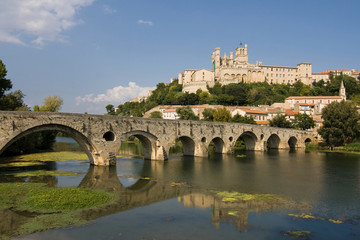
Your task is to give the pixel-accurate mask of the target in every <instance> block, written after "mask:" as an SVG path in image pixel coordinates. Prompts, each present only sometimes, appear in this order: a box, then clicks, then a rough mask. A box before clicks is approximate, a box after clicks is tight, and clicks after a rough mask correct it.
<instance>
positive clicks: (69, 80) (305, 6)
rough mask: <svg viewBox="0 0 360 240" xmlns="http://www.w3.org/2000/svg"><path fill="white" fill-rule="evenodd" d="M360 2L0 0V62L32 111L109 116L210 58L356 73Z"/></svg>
mask: <svg viewBox="0 0 360 240" xmlns="http://www.w3.org/2000/svg"><path fill="white" fill-rule="evenodd" d="M359 9H360V1H359V0H342V1H338V0H333V1H332V0H327V1H324V0H301V1H300V0H273V1H271V0H257V1H241V0H237V1H235V0H234V1H232V0H222V1H220V0H192V1H190V0H183V1H175V0H161V1H160V0H132V1H121V0H52V1H50V0H1V8H0V59H1V60H2V61H3V62H4V64H5V65H6V68H7V70H8V78H10V79H11V80H12V82H13V85H14V87H13V90H16V89H20V90H21V91H23V93H24V94H25V95H26V97H25V102H26V103H27V104H28V105H29V107H33V106H34V105H35V104H38V105H40V104H41V103H42V100H43V99H44V98H45V97H46V96H49V95H58V96H60V97H61V98H62V99H63V100H64V105H63V107H62V110H61V111H63V112H78V113H83V112H88V113H100V114H102V113H104V112H105V106H106V105H107V104H109V103H111V104H113V105H115V106H117V105H118V104H121V103H123V102H124V101H127V100H129V99H131V98H133V97H136V96H138V95H144V94H145V93H146V92H147V91H148V90H149V89H151V88H153V87H155V86H156V84H157V83H158V82H169V81H170V78H172V77H177V76H178V73H179V72H182V71H183V70H184V69H188V68H207V69H210V68H211V53H212V52H213V50H214V48H215V47H220V48H221V55H223V54H224V53H227V54H228V53H229V52H230V51H234V50H235V48H236V47H237V46H239V44H240V42H243V43H247V44H248V49H249V50H248V52H249V61H250V62H251V63H255V62H256V61H262V62H263V64H266V65H280V66H296V65H297V64H298V63H300V62H311V63H312V64H313V72H320V71H324V70H326V69H334V68H355V69H360V62H359V56H360V46H359V44H360V31H359V29H360V14H359Z"/></svg>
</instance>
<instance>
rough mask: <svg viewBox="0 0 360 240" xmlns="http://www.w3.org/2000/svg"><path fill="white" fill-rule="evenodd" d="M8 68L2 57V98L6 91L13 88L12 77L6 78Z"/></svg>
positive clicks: (0, 75)
mask: <svg viewBox="0 0 360 240" xmlns="http://www.w3.org/2000/svg"><path fill="white" fill-rule="evenodd" d="M6 75H7V70H6V67H5V65H4V64H3V62H2V61H1V59H0V98H2V97H3V96H4V93H5V92H6V91H8V90H10V89H11V88H12V84H11V81H10V79H7V78H6Z"/></svg>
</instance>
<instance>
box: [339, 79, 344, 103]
mask: <svg viewBox="0 0 360 240" xmlns="http://www.w3.org/2000/svg"><path fill="white" fill-rule="evenodd" d="M339 95H340V97H341V99H342V100H344V101H346V90H345V87H344V81H343V80H341V86H340V90H339Z"/></svg>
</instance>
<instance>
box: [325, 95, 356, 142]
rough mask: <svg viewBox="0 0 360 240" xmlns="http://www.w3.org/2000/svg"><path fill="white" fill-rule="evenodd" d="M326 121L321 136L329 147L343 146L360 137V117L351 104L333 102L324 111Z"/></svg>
mask: <svg viewBox="0 0 360 240" xmlns="http://www.w3.org/2000/svg"><path fill="white" fill-rule="evenodd" d="M322 118H323V120H324V122H323V127H322V128H321V129H319V134H320V135H321V136H322V137H323V139H324V140H325V141H326V143H327V144H328V145H334V146H341V145H343V144H344V143H350V142H352V141H354V140H355V139H357V138H359V136H360V127H359V124H358V121H359V120H360V115H359V113H358V112H357V109H356V106H355V105H354V104H352V103H349V102H345V101H342V102H340V103H339V102H332V103H330V104H329V105H328V106H327V107H325V108H324V109H323V111H322Z"/></svg>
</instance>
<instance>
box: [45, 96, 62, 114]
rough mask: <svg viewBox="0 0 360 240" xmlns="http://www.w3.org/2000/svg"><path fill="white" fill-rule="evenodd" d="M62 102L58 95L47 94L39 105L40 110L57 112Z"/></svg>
mask: <svg viewBox="0 0 360 240" xmlns="http://www.w3.org/2000/svg"><path fill="white" fill-rule="evenodd" d="M62 104H63V100H62V99H61V98H60V97H59V96H55V95H54V96H47V97H46V98H44V100H43V104H42V105H41V106H40V111H41V112H58V111H59V110H60V108H61V105H62Z"/></svg>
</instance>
